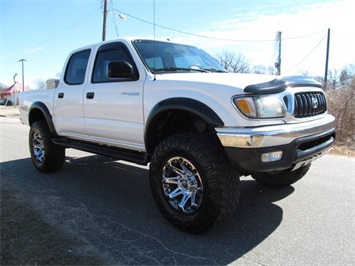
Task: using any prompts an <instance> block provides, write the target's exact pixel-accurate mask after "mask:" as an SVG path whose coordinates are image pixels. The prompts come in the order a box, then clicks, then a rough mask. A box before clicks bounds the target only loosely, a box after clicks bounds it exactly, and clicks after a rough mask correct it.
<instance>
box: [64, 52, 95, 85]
mask: <svg viewBox="0 0 355 266" xmlns="http://www.w3.org/2000/svg"><path fill="white" fill-rule="evenodd" d="M90 52H91V50H90V49H88V50H84V51H80V52H77V53H75V54H73V55H72V56H71V57H70V59H69V62H68V65H67V69H66V71H65V76H64V81H65V83H67V84H69V85H80V84H83V83H84V81H85V73H86V69H87V66H88V61H89V57H90Z"/></svg>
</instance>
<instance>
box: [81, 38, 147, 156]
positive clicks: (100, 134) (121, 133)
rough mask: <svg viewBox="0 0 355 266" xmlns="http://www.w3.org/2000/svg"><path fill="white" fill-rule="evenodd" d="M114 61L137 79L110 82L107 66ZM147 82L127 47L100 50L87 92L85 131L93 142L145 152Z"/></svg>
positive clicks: (114, 45) (109, 46)
mask: <svg viewBox="0 0 355 266" xmlns="http://www.w3.org/2000/svg"><path fill="white" fill-rule="evenodd" d="M113 61H125V62H127V63H129V64H130V65H131V66H132V68H133V72H134V73H135V77H134V78H109V77H108V64H109V63H110V62H113ZM144 79H145V77H144V76H143V75H142V74H141V75H139V73H138V69H137V67H136V64H135V62H134V60H133V58H132V56H131V54H130V51H129V49H128V48H127V46H126V45H125V44H124V43H121V42H114V43H109V44H104V45H102V46H101V47H100V48H99V49H98V51H97V54H96V58H95V62H94V66H93V73H92V76H91V83H90V85H89V86H87V87H86V89H85V92H84V115H85V127H86V132H87V134H88V135H89V137H90V139H91V140H93V141H95V142H98V143H101V144H108V145H114V146H119V147H123V148H128V149H136V150H144V141H143V84H144Z"/></svg>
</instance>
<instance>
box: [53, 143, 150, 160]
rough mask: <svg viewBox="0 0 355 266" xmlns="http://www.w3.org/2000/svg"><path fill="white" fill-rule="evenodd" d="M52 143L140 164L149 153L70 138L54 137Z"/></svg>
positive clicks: (147, 158) (146, 158) (148, 156)
mask: <svg viewBox="0 0 355 266" xmlns="http://www.w3.org/2000/svg"><path fill="white" fill-rule="evenodd" d="M53 143H55V144H57V145H60V146H65V147H66V148H73V149H77V150H82V151H87V152H91V153H95V154H99V155H104V156H107V157H112V158H115V159H118V160H123V161H128V162H132V163H136V164H140V165H147V164H148V163H149V162H150V155H149V154H148V153H146V152H138V151H132V150H128V149H120V148H113V147H109V146H103V145H98V144H92V143H88V142H83V141H77V140H71V139H67V138H54V139H53Z"/></svg>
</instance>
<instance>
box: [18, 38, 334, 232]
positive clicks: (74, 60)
mask: <svg viewBox="0 0 355 266" xmlns="http://www.w3.org/2000/svg"><path fill="white" fill-rule="evenodd" d="M20 114H21V121H22V122H23V123H24V124H27V125H29V126H30V132H29V148H30V154H31V158H32V161H33V164H34V166H35V167H36V168H37V169H38V170H39V171H41V172H52V171H57V170H59V169H60V168H61V167H62V166H63V164H64V161H65V149H66V148H74V149H80V150H84V151H88V152H92V153H95V154H101V155H106V156H110V157H112V158H117V159H119V160H126V161H130V162H134V163H137V164H142V165H148V164H149V168H150V172H149V180H150V186H151V190H152V194H153V197H154V199H155V201H156V203H157V206H158V208H159V209H160V211H161V212H162V214H163V215H164V217H165V218H167V219H168V220H169V221H170V222H171V223H172V224H173V225H174V226H176V227H177V228H179V229H181V230H183V231H185V232H188V233H201V232H203V231H205V230H207V229H209V228H210V227H212V226H214V225H215V224H218V223H219V222H220V221H222V220H223V219H224V218H225V217H227V216H228V215H230V214H231V213H233V211H234V210H235V209H236V207H237V205H238V203H239V195H240V191H239V178H240V176H242V175H251V176H252V177H253V178H254V179H255V180H257V181H258V182H260V183H262V184H264V185H269V186H274V187H282V186H289V185H291V184H292V183H294V182H296V181H298V180H299V179H301V178H302V177H303V176H304V175H305V174H306V172H307V171H308V169H309V167H310V166H311V162H312V161H313V160H315V159H316V158H318V157H319V156H321V155H323V154H324V152H326V150H327V149H328V148H329V147H331V146H332V145H333V143H334V141H335V119H334V117H333V116H332V115H330V114H328V113H327V103H326V98H325V95H324V93H323V90H322V86H321V84H319V83H318V82H316V81H315V80H313V79H310V78H305V77H276V76H264V75H252V74H236V73H227V71H226V70H225V69H224V68H223V67H222V66H220V65H219V64H218V63H217V62H216V60H214V59H213V58H212V57H211V56H209V55H208V54H206V53H205V52H204V51H203V50H200V49H198V48H196V47H193V46H188V45H182V44H176V43H172V42H167V41H155V40H143V39H118V40H113V41H107V42H102V43H98V44H94V45H90V46H87V47H84V48H81V49H78V50H75V51H73V52H72V53H71V54H70V55H69V56H68V59H67V61H66V63H65V65H64V68H63V72H62V77H61V79H60V81H59V84H58V86H57V87H55V88H53V89H46V90H37V91H31V92H25V93H22V94H21V96H20Z"/></svg>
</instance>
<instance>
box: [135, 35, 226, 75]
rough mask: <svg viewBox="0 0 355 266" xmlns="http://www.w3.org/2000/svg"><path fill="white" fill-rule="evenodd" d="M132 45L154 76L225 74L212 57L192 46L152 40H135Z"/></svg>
mask: <svg viewBox="0 0 355 266" xmlns="http://www.w3.org/2000/svg"><path fill="white" fill-rule="evenodd" d="M133 44H134V46H135V48H136V50H137V52H138V54H139V55H140V57H141V58H142V60H143V62H144V64H145V65H146V66H147V68H148V69H149V70H150V71H151V72H152V73H154V74H158V73H159V74H160V73H181V72H223V73H224V72H227V71H226V70H225V69H224V68H223V67H222V66H221V65H220V64H219V63H218V62H217V61H216V60H215V59H214V58H213V57H211V56H210V55H209V54H207V53H206V52H205V51H203V50H201V49H198V48H196V47H194V46H189V45H182V44H176V43H169V42H161V41H152V40H135V41H133Z"/></svg>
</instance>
